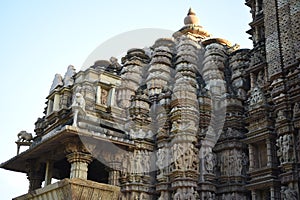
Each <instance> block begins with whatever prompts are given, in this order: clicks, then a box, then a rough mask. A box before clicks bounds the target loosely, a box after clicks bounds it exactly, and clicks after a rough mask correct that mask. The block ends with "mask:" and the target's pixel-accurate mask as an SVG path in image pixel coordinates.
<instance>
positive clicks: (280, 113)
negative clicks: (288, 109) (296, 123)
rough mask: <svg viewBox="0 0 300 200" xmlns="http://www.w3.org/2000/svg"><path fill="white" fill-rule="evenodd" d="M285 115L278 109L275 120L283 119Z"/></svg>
mask: <svg viewBox="0 0 300 200" xmlns="http://www.w3.org/2000/svg"><path fill="white" fill-rule="evenodd" d="M285 119H286V116H285V115H284V112H283V111H282V110H279V111H278V113H277V118H276V122H279V121H282V120H285Z"/></svg>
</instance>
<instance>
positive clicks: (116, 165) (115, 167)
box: [108, 162, 121, 186]
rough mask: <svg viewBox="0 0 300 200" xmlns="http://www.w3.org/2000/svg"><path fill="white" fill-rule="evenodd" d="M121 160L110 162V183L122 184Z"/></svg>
mask: <svg viewBox="0 0 300 200" xmlns="http://www.w3.org/2000/svg"><path fill="white" fill-rule="evenodd" d="M120 168H121V163H120V162H113V163H110V169H109V177H108V184H110V185H116V186H120Z"/></svg>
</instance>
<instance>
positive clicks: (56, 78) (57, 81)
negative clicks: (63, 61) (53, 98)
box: [50, 74, 64, 92]
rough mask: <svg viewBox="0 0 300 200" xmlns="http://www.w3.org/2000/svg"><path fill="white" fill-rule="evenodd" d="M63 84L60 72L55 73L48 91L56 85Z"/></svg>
mask: <svg viewBox="0 0 300 200" xmlns="http://www.w3.org/2000/svg"><path fill="white" fill-rule="evenodd" d="M63 85H64V83H63V79H62V76H61V75H60V74H55V76H54V79H53V82H52V85H51V88H50V92H52V91H53V90H54V89H55V88H57V87H58V86H63Z"/></svg>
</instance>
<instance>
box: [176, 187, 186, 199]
mask: <svg viewBox="0 0 300 200" xmlns="http://www.w3.org/2000/svg"><path fill="white" fill-rule="evenodd" d="M182 199H184V194H183V189H182V188H178V189H177V192H176V193H175V195H174V200H182Z"/></svg>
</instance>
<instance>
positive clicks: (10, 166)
mask: <svg viewBox="0 0 300 200" xmlns="http://www.w3.org/2000/svg"><path fill="white" fill-rule="evenodd" d="M74 140H75V141H79V142H82V140H84V141H85V142H86V141H91V142H94V143H95V142H96V143H97V142H108V143H112V144H115V145H120V146H126V147H132V146H134V143H133V142H132V141H129V140H126V139H122V138H117V137H109V136H106V135H104V134H98V133H94V132H93V133H91V132H89V131H87V130H85V129H80V128H77V127H74V126H68V125H67V126H65V127H63V128H62V129H61V130H59V131H57V132H50V133H48V134H46V135H44V136H42V138H41V140H40V141H38V142H34V143H33V144H32V145H31V147H30V148H29V149H28V150H26V151H24V152H22V153H20V154H19V155H17V156H15V157H13V158H11V159H10V160H8V161H6V162H4V163H2V164H1V165H0V168H3V169H7V170H10V171H16V172H22V173H27V172H28V169H27V166H26V165H27V163H28V162H30V160H38V161H40V162H43V161H46V160H47V158H49V156H51V155H53V154H55V157H54V158H55V160H54V161H58V160H61V159H64V158H65V156H66V152H65V149H64V147H65V146H66V144H67V143H68V142H69V141H74Z"/></svg>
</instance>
